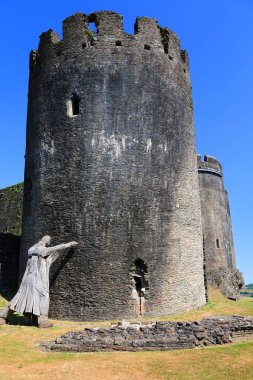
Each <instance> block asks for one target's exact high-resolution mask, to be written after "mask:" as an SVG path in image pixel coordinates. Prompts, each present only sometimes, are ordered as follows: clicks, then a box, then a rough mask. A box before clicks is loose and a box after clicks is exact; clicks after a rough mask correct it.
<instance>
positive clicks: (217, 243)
mask: <svg viewBox="0 0 253 380" xmlns="http://www.w3.org/2000/svg"><path fill="white" fill-rule="evenodd" d="M216 248H220V241H219V239H216Z"/></svg>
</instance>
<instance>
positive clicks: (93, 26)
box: [89, 22, 98, 37]
mask: <svg viewBox="0 0 253 380" xmlns="http://www.w3.org/2000/svg"><path fill="white" fill-rule="evenodd" d="M89 31H90V33H91V34H93V36H94V37H95V36H96V35H97V32H98V30H97V27H96V24H95V22H89Z"/></svg>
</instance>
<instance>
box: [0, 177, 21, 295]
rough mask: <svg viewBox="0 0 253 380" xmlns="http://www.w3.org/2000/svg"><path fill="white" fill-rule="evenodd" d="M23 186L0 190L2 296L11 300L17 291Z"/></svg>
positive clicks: (0, 289)
mask: <svg viewBox="0 0 253 380" xmlns="http://www.w3.org/2000/svg"><path fill="white" fill-rule="evenodd" d="M22 207H23V184H22V183H19V184H17V185H14V186H10V187H7V188H5V189H1V190H0V294H1V295H2V296H3V297H5V298H7V299H10V298H12V296H13V295H14V294H15V292H16V291H17V286H18V272H19V252H20V235H21V224H22Z"/></svg>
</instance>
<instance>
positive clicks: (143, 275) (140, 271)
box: [131, 258, 149, 316]
mask: <svg viewBox="0 0 253 380" xmlns="http://www.w3.org/2000/svg"><path fill="white" fill-rule="evenodd" d="M131 272H132V276H133V280H134V286H135V294H136V297H135V298H136V311H137V313H138V315H140V316H141V315H143V314H144V313H145V307H144V304H145V300H146V296H147V290H148V288H149V285H148V281H147V274H148V269H147V265H146V264H145V263H144V261H143V260H142V259H139V258H138V259H136V260H135V261H134V262H133V264H132V267H131Z"/></svg>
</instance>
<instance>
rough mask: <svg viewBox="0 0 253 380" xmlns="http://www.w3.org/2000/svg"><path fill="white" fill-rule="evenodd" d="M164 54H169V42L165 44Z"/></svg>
mask: <svg viewBox="0 0 253 380" xmlns="http://www.w3.org/2000/svg"><path fill="white" fill-rule="evenodd" d="M163 47H164V53H165V54H169V43H168V42H165V43H164V45H163Z"/></svg>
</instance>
